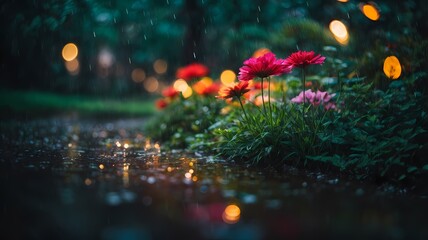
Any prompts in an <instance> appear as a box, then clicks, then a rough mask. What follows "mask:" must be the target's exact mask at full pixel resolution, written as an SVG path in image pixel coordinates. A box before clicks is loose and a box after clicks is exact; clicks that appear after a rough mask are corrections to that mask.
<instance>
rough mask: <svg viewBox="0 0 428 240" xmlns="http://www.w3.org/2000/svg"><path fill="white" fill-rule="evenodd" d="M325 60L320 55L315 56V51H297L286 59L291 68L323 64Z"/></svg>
mask: <svg viewBox="0 0 428 240" xmlns="http://www.w3.org/2000/svg"><path fill="white" fill-rule="evenodd" d="M324 60H325V57H323V56H321V55H320V54H318V55H316V56H315V53H314V52H313V51H310V52H306V51H297V52H295V53H292V54H291V55H290V56H289V57H288V58H286V59H285V62H286V64H287V65H289V66H291V67H299V68H304V67H306V66H308V65H312V64H323V63H324Z"/></svg>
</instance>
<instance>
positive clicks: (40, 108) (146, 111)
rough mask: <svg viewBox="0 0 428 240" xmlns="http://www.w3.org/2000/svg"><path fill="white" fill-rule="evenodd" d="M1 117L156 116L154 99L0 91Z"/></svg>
mask: <svg viewBox="0 0 428 240" xmlns="http://www.w3.org/2000/svg"><path fill="white" fill-rule="evenodd" d="M0 111H1V113H2V117H10V116H15V115H17V116H28V115H31V116H46V115H52V114H64V113H69V112H74V113H78V114H80V115H87V116H100V117H145V116H148V115H151V114H153V113H154V112H155V109H154V107H153V102H152V100H151V99H144V98H136V99H131V98H129V99H126V100H125V99H120V100H119V99H115V98H109V99H105V98H103V99H101V98H97V97H90V96H81V95H80V96H78V95H68V96H67V95H60V94H54V93H48V92H41V91H14V90H0Z"/></svg>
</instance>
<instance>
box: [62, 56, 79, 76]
mask: <svg viewBox="0 0 428 240" xmlns="http://www.w3.org/2000/svg"><path fill="white" fill-rule="evenodd" d="M64 64H65V68H66V69H67V71H68V72H69V73H70V74H71V75H77V74H78V73H79V71H80V63H79V60H77V59H76V58H75V59H73V60H71V61H66V62H65V63H64Z"/></svg>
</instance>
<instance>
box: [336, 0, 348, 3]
mask: <svg viewBox="0 0 428 240" xmlns="http://www.w3.org/2000/svg"><path fill="white" fill-rule="evenodd" d="M337 1H338V2H343V3H346V2H348V0H337Z"/></svg>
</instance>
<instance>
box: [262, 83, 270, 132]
mask: <svg viewBox="0 0 428 240" xmlns="http://www.w3.org/2000/svg"><path fill="white" fill-rule="evenodd" d="M267 79H268V103H269V112H270V113H269V114H270V123H271V125H273V116H272V105H271V102H270V77H268V78H267ZM262 87H263V86H262Z"/></svg>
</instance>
